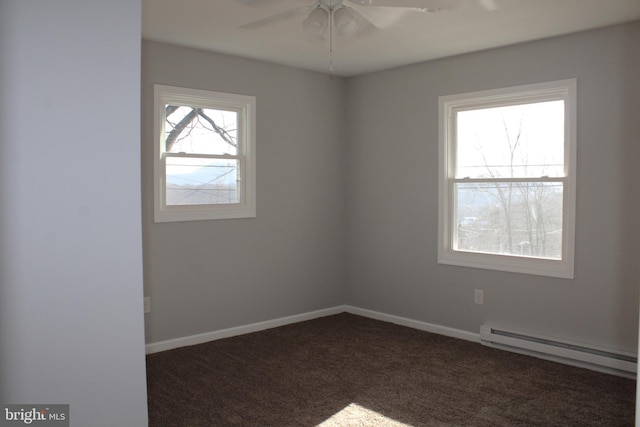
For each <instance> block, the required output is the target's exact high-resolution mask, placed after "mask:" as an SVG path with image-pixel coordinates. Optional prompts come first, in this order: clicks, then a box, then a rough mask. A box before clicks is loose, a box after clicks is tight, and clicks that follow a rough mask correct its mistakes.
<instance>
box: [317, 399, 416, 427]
mask: <svg viewBox="0 0 640 427" xmlns="http://www.w3.org/2000/svg"><path fill="white" fill-rule="evenodd" d="M357 426H362V427H365V426H366V427H411V426H410V425H409V424H404V423H401V422H399V421H396V420H392V419H391V418H388V417H385V416H384V415H382V414H379V413H377V412H375V411H372V410H371V409H367V408H363V407H362V406H360V405H358V404H356V403H351V404H350V405H349V406H346V407H345V408H344V409H343V410H341V411H340V412H338V413H337V414H335V415H333V416H332V417H331V418H328V419H327V420H325V421H323V422H322V423H320V424H318V425H317V426H316V427H357Z"/></svg>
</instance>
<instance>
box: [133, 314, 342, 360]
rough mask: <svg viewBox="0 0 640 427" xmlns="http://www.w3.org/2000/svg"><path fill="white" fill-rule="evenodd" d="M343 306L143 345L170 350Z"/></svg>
mask: <svg viewBox="0 0 640 427" xmlns="http://www.w3.org/2000/svg"><path fill="white" fill-rule="evenodd" d="M344 312H345V307H344V306H337V307H331V308H325V309H323V310H317V311H311V312H308V313H302V314H296V315H293V316H287V317H281V318H279V319H274V320H267V321H264V322H257V323H251V324H249V325H243V326H236V327H233V328H228V329H221V330H219V331H212V332H205V333H203V334H197V335H190V336H187V337H180V338H175V339H171V340H166V341H159V342H155V343H149V344H147V345H145V353H146V354H152V353H158V352H160V351H166V350H172V349H174V348H179V347H186V346H189V345H196V344H203V343H205V342H209V341H215V340H219V339H223V338H230V337H234V336H237V335H244V334H250V333H252V332H258V331H264V330H265V329H271V328H277V327H279V326H285V325H290V324H292V323H298V322H304V321H306V320H313V319H317V318H319V317H325V316H332V315H334V314H339V313H344Z"/></svg>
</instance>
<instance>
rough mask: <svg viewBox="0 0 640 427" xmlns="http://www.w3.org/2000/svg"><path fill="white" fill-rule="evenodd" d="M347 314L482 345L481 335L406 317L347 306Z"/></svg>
mask: <svg viewBox="0 0 640 427" xmlns="http://www.w3.org/2000/svg"><path fill="white" fill-rule="evenodd" d="M344 308H345V310H344V311H346V312H347V313H351V314H356V315H358V316H362V317H368V318H371V319H375V320H382V321H383V322H389V323H394V324H396V325H401V326H406V327H408V328H413V329H419V330H421V331H425V332H431V333H434V334H438V335H444V336H447V337H451V338H458V339H462V340H466V341H472V342H476V343H480V334H479V333H478V334H476V333H473V332H468V331H463V330H461V329H455V328H449V327H447V326H440V325H436V324H433V323H427V322H422V321H420V320H413V319H408V318H406V317H400V316H394V315H392V314H385V313H380V312H378V311H373V310H367V309H364V308H358V307H353V306H350V305H347V306H345V307H344Z"/></svg>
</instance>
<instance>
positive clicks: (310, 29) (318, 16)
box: [302, 5, 329, 38]
mask: <svg viewBox="0 0 640 427" xmlns="http://www.w3.org/2000/svg"><path fill="white" fill-rule="evenodd" d="M328 25H329V10H328V9H327V8H326V7H325V6H323V5H318V6H317V7H316V8H315V9H313V10H312V11H311V13H310V14H309V16H307V18H306V19H305V20H304V21H302V28H303V29H304V31H305V32H306V33H307V34H309V35H311V36H313V37H317V38H322V37H323V36H324V33H325V31H326V30H327V26H328Z"/></svg>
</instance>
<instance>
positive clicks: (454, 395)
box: [147, 313, 635, 427]
mask: <svg viewBox="0 0 640 427" xmlns="http://www.w3.org/2000/svg"><path fill="white" fill-rule="evenodd" d="M147 383H148V404H149V425H150V426H151V427H183V426H184V427H187V426H188V427H196V426H277V427H284V426H321V427H336V426H340V427H341V426H385V427H395V426H399V427H402V426H416V427H417V426H545V427H549V426H632V425H634V409H635V381H633V380H629V379H625V378H620V377H616V376H612V375H607V374H603V373H598V372H593V371H590V370H586V369H581V368H576V367H571V366H566V365H562V364H558V363H554V362H549V361H545V360H540V359H536V358H532V357H529V356H524V355H519V354H513V353H509V352H506V351H501V350H496V349H492V348H488V347H485V346H482V345H480V344H476V343H472V342H468V341H464V340H458V339H454V338H449V337H444V336H441V335H437V334H431V333H428V332H423V331H419V330H415V329H411V328H406V327H402V326H398V325H394V324H390V323H386V322H381V321H377V320H372V319H368V318H364V317H360V316H355V315H351V314H346V313H343V314H338V315H335V316H328V317H323V318H320V319H315V320H311V321H307V322H301V323H296V324H293V325H288V326H283V327H279V328H274V329H269V330H266V331H261V332H256V333H252V334H246V335H242V336H237V337H233V338H227V339H222V340H218V341H212V342H209V343H205V344H200V345H196V346H191V347H183V348H178V349H175V350H169V351H165V352H161V353H155V354H150V355H148V356H147Z"/></svg>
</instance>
